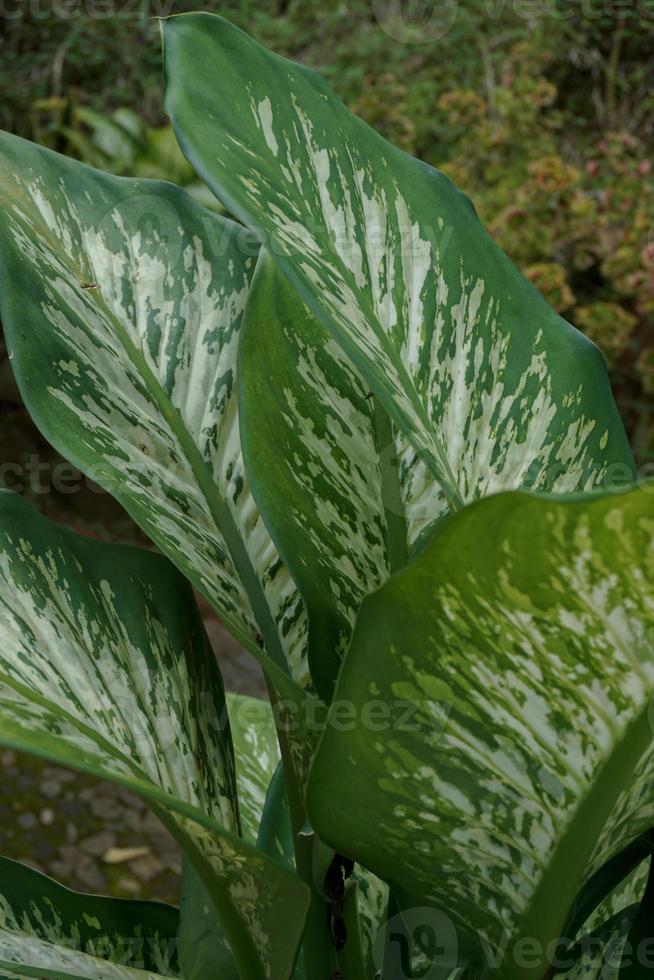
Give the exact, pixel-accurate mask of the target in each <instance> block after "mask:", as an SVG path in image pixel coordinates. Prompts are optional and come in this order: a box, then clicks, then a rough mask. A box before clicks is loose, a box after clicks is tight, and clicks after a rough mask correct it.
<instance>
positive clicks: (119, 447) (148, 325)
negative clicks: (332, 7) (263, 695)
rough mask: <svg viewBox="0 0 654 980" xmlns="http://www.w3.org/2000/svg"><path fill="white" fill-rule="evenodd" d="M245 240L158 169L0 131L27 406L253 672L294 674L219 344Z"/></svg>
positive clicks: (300, 645)
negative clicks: (128, 175)
mask: <svg viewBox="0 0 654 980" xmlns="http://www.w3.org/2000/svg"><path fill="white" fill-rule="evenodd" d="M257 251H258V245H257V243H256V242H254V241H253V239H252V236H249V239H248V237H247V236H246V235H244V234H243V229H240V230H239V228H238V226H236V225H234V224H233V223H232V222H229V221H227V220H225V219H223V218H221V217H218V216H217V215H215V214H213V213H211V212H209V211H207V210H205V209H204V208H201V207H200V206H199V205H197V204H195V202H194V201H193V200H192V199H191V198H190V197H189V196H188V195H186V194H185V193H184V192H183V191H181V190H180V189H179V188H176V187H174V186H173V185H171V184H164V183H158V182H154V181H148V180H131V179H130V180H128V179H123V178H117V177H111V176H109V175H107V174H104V173H100V172H99V171H94V170H92V169H90V168H89V167H86V166H84V165H83V164H80V163H78V162H76V161H74V160H70V159H67V158H65V157H62V156H59V155H58V154H55V153H52V152H50V151H49V150H45V149H42V148H40V147H37V146H35V145H34V144H32V143H28V142H26V141H24V140H21V139H19V138H17V137H14V136H10V135H9V134H6V133H5V134H1V135H0V315H1V317H2V322H3V326H4V329H5V333H6V339H7V348H8V351H9V354H10V357H11V359H12V365H13V367H14V370H15V373H16V378H17V381H18V384H19V387H20V389H21V392H22V394H23V397H24V399H25V402H26V404H27V406H28V408H29V410H30V414H31V415H32V418H33V419H34V420H35V422H36V424H37V425H38V426H39V428H40V429H41V430H42V432H43V433H44V435H45V436H46V438H47V439H48V440H49V441H50V442H51V443H52V444H53V445H54V446H55V447H56V448H57V449H58V450H59V451H60V452H62V453H63V455H64V456H66V457H67V458H68V459H70V460H71V461H72V462H74V463H75V464H76V465H77V466H79V467H80V469H81V470H82V471H83V472H85V473H88V474H90V475H91V476H92V477H93V478H94V479H95V480H96V481H97V482H98V483H100V484H101V485H102V486H104V487H106V488H107V489H109V490H110V491H111V493H112V494H114V496H116V497H117V498H118V499H119V500H120V501H121V503H122V504H123V505H124V506H125V508H126V509H127V510H128V511H129V513H130V514H131V515H132V516H133V517H134V519H135V520H136V521H137V522H138V523H139V524H140V525H141V526H142V527H143V528H144V530H145V531H146V532H147V533H148V535H149V536H150V537H151V538H152V540H153V541H154V542H156V544H157V545H158V546H159V547H160V548H161V550H162V551H163V552H165V553H166V554H167V555H168V556H169V557H170V558H171V559H172V560H173V561H174V562H175V564H176V565H177V566H178V567H179V568H180V569H181V570H182V571H183V572H184V574H185V575H187V576H188V578H190V580H191V581H192V582H193V583H194V585H196V586H197V587H198V588H199V589H200V590H201V591H202V592H203V593H204V594H205V595H206V596H207V598H208V599H209V600H210V602H212V604H213V605H214V607H215V608H216V610H217V611H218V613H219V614H220V616H221V617H222V618H223V620H224V621H225V623H226V624H227V625H228V626H229V628H230V629H231V630H232V632H234V634H235V635H236V636H238V638H239V639H240V640H241V642H242V643H243V644H244V645H245V646H246V647H247V648H248V649H249V650H250V651H251V652H253V653H254V654H255V656H257V657H258V658H259V659H260V660H261V661H262V663H263V664H264V666H265V667H266V669H267V670H269V671H273V670H274V668H275V667H276V668H277V673H279V674H281V675H282V678H283V676H284V674H285V673H286V672H287V671H290V672H291V673H292V674H293V675H294V676H295V677H296V679H298V680H300V681H301V682H302V683H304V682H305V681H306V669H305V663H304V661H305V656H306V654H305V632H306V628H305V614H304V610H303V608H302V603H301V601H300V598H299V596H298V593H297V589H296V588H295V585H294V583H293V582H292V580H291V579H290V577H289V575H288V572H287V571H286V569H285V568H284V566H283V565H282V563H281V562H280V560H279V555H278V554H277V551H276V549H275V547H274V545H273V543H272V541H271V539H270V536H269V535H268V532H267V531H266V528H265V526H264V524H263V521H262V520H261V518H260V516H259V513H258V511H257V508H256V506H255V504H254V501H253V499H252V496H251V494H250V492H249V490H248V486H247V480H246V477H245V473H244V469H243V463H242V459H241V448H240V438H239V428H238V413H237V406H236V387H235V380H236V378H235V372H236V351H237V345H238V336H239V325H240V320H241V316H242V313H243V309H244V307H245V304H246V302H247V297H248V292H249V286H250V279H251V276H252V272H253V269H254V259H255V257H256V253H257ZM263 647H265V652H264V650H263V649H262V648H263Z"/></svg>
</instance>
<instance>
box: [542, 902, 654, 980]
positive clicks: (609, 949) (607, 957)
mask: <svg viewBox="0 0 654 980" xmlns="http://www.w3.org/2000/svg"><path fill="white" fill-rule="evenodd" d="M637 911H638V906H637V905H631V906H629V908H626V909H623V910H622V911H621V912H617V913H616V914H615V915H614V916H612V917H611V918H610V919H608V920H607V921H606V922H604V923H603V924H602V925H601V926H599V927H598V928H597V929H596V930H594V931H593V932H589V933H588V934H587V935H585V936H583V937H582V938H581V939H580V940H579V942H578V943H577V945H576V946H575V947H574V948H573V949H572V950H571V951H570V954H569V956H568V955H566V954H564V955H562V956H561V960H560V968H558V969H556V968H555V970H554V972H553V973H552V976H553V977H556V978H557V980H564V978H565V980H620V977H622V976H623V973H622V966H623V962H624V960H625V959H626V960H627V962H628V963H629V964H631V963H632V953H631V951H630V950H628V939H629V931H630V929H631V928H632V926H633V922H634V919H635V917H636V913H637ZM636 975H637V976H639V977H643V976H644V977H647V976H648V972H647V971H646V972H645V973H644V974H642V973H641V974H635V975H634V976H636Z"/></svg>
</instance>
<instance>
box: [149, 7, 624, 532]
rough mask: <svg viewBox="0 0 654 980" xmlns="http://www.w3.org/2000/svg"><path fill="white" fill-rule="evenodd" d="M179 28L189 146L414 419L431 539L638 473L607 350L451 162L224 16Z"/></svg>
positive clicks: (170, 92)
mask: <svg viewBox="0 0 654 980" xmlns="http://www.w3.org/2000/svg"><path fill="white" fill-rule="evenodd" d="M163 30H164V41H165V65H166V73H167V99H166V104H167V109H168V112H169V114H170V116H171V118H172V120H173V123H174V125H175V128H176V131H177V134H178V138H179V139H180V144H181V146H182V148H183V149H184V150H185V152H186V154H187V155H188V157H189V158H190V159H191V161H192V162H193V164H194V165H195V167H196V169H197V170H198V171H199V172H200V173H201V174H202V176H203V177H204V179H205V180H206V182H207V183H208V184H209V185H210V186H211V188H212V189H213V190H214V192H215V193H216V194H217V196H218V197H219V198H220V199H221V200H223V202H224V203H225V204H226V205H227V206H228V207H229V209H230V210H231V211H232V213H234V214H236V215H238V216H239V217H240V218H242V219H243V220H244V221H245V222H246V223H247V224H248V225H249V226H251V227H253V228H256V229H257V231H258V232H259V233H260V235H261V236H262V238H263V239H264V241H265V242H266V243H267V244H268V246H269V249H270V251H271V254H272V255H273V258H274V259H275V261H276V262H277V264H278V265H279V267H280V268H281V269H282V270H283V272H284V273H285V275H286V276H287V277H288V279H289V281H290V282H291V283H292V284H293V286H294V287H295V288H296V289H297V291H298V294H299V296H300V297H301V298H302V299H303V300H304V302H306V303H307V305H308V306H309V307H310V308H311V309H312V310H313V311H314V312H315V313H316V315H317V316H318V317H319V319H320V320H321V321H322V322H323V324H324V325H325V327H326V328H327V329H328V330H329V331H330V332H331V333H332V334H333V335H334V336H335V337H336V339H337V340H338V341H339V343H340V345H341V346H342V347H343V349H344V350H345V352H346V354H347V355H348V357H349V358H350V359H351V360H352V362H353V364H354V365H355V366H356V368H357V369H358V370H359V371H360V373H361V375H362V376H363V377H364V378H365V380H366V384H367V385H368V386H369V388H370V390H371V391H373V392H375V393H376V394H378V395H379V398H380V400H381V401H382V403H383V404H384V406H385V408H386V409H387V411H388V413H389V415H390V416H391V418H392V419H393V422H394V423H395V425H396V426H397V429H398V432H399V434H397V447H396V451H397V456H398V459H399V474H400V479H401V480H402V482H403V483H404V485H405V497H406V499H407V504H406V511H407V519H408V521H409V525H410V535H411V539H412V540H413V539H414V538H415V536H416V535H417V533H418V532H419V531H420V529H423V528H425V526H431V525H433V523H434V522H435V521H436V520H437V519H438V518H439V517H440V516H442V515H443V514H445V513H446V512H448V510H451V509H458V508H460V507H461V506H462V505H463V504H464V503H467V502H469V501H471V500H474V499H476V498H477V497H479V496H482V495H486V494H490V493H493V492H495V491H498V490H501V489H506V488H514V487H534V488H547V489H552V490H573V489H588V488H590V487H593V486H595V485H597V484H598V483H602V482H603V481H606V480H611V481H616V480H618V479H624V478H625V475H626V476H628V475H629V473H630V467H631V454H630V451H629V448H628V445H627V442H626V439H625V436H624V432H623V430H622V426H621V424H620V421H619V418H618V415H617V412H616V410H615V407H614V405H613V402H612V399H611V395H610V390H609V386H608V381H607V377H606V370H605V365H604V364H603V362H602V358H601V356H600V355H599V353H598V351H597V350H596V349H595V348H594V347H593V346H592V345H591V344H590V343H589V342H588V341H586V340H585V339H584V338H583V337H582V336H581V335H580V334H578V333H577V332H576V331H574V330H572V329H571V328H570V326H569V325H568V324H566V323H565V322H564V321H563V320H561V319H560V318H559V317H558V316H556V314H555V313H554V312H553V311H552V310H551V309H550V308H549V307H548V306H547V304H546V303H545V301H544V300H543V299H542V297H541V296H540V295H539V293H538V292H537V291H536V290H535V289H534V288H533V287H532V286H531V285H530V284H529V283H527V282H526V280H524V279H523V277H522V276H521V275H520V274H519V273H518V272H517V270H516V269H515V268H514V267H513V266H512V265H511V263H510V262H509V261H508V259H507V258H506V256H505V255H504V254H503V253H502V252H501V251H500V249H499V248H498V247H497V246H496V245H495V244H494V243H493V242H492V241H491V240H490V238H489V237H488V236H487V235H486V233H485V232H484V231H483V229H482V227H481V225H480V224H479V222H478V220H477V217H476V215H475V213H474V210H473V208H472V207H471V206H470V203H469V202H468V201H467V199H466V198H464V197H463V195H461V194H460V193H459V192H458V191H457V190H456V189H455V188H454V187H453V186H452V185H451V184H450V182H449V181H448V180H447V179H446V178H445V177H444V176H443V175H441V174H439V173H438V172H437V171H435V170H433V169H431V168H430V167H427V166H425V165H423V164H422V163H420V162H419V161H417V160H414V159H412V158H411V157H409V156H407V155H406V154H404V153H403V152H401V151H399V150H397V149H395V148H394V147H392V146H391V145H389V144H388V143H387V142H386V141H385V140H383V139H382V138H381V137H380V136H378V135H377V134H376V133H374V132H373V131H372V130H371V129H370V128H369V127H367V126H366V125H365V124H364V123H363V122H361V121H360V120H358V119H356V118H355V117H354V116H352V115H351V114H350V113H349V112H348V111H347V110H346V109H345V107H344V106H343V105H342V103H341V102H340V101H339V100H338V99H337V98H336V97H335V96H334V95H333V93H332V92H331V91H330V90H329V89H328V87H327V86H326V85H325V84H324V83H323V82H322V81H321V80H320V78H319V77H318V76H317V75H315V74H314V73H313V72H311V71H308V70H306V69H305V68H302V67H301V66H298V65H295V64H293V63H291V62H289V61H286V60H285V59H283V58H279V57H277V56H276V55H274V54H271V53H270V52H268V51H266V50H265V49H264V48H263V47H261V46H260V45H258V44H257V43H256V42H254V41H253V40H251V39H250V38H248V37H247V35H245V34H243V33H242V32H241V31H240V30H238V29H237V28H235V27H233V26H232V25H230V24H229V23H227V22H226V21H224V20H222V19H221V18H218V17H215V16H213V15H210V14H188V15H182V16H179V17H173V18H170V19H169V20H167V21H165V22H164V28H163ZM312 380H315V379H312Z"/></svg>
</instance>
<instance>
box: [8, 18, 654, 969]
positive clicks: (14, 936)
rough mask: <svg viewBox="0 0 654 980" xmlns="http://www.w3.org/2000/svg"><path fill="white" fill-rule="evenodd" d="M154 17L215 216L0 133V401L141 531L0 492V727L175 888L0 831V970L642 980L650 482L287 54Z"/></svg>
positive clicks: (505, 285)
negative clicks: (167, 855) (156, 851)
mask: <svg viewBox="0 0 654 980" xmlns="http://www.w3.org/2000/svg"><path fill="white" fill-rule="evenodd" d="M163 37H164V56H165V57H164V61H165V71H166V79H167V95H166V104H167V109H168V112H169V114H170V116H171V119H172V121H173V124H174V126H175V129H176V132H177V134H178V138H179V141H180V144H181V145H182V147H183V149H184V151H185V153H186V154H187V156H188V158H189V159H190V160H191V162H192V163H193V164H194V166H195V168H196V170H197V171H198V174H199V175H200V176H201V177H202V179H203V180H204V181H205V182H206V184H207V185H208V186H209V187H211V188H212V190H213V192H214V193H215V195H216V197H217V198H218V199H219V200H220V201H221V202H222V205H223V206H224V209H225V211H226V212H227V213H228V214H230V215H231V216H232V217H230V218H228V217H224V216H222V215H220V214H218V213H216V212H215V211H212V210H205V209H203V208H202V207H201V206H200V205H199V204H198V203H196V202H195V201H194V200H192V199H191V198H190V197H189V196H188V195H187V194H185V193H184V192H183V191H182V190H180V189H179V188H176V187H174V186H172V185H170V184H165V183H161V182H157V181H147V180H131V179H125V178H116V177H111V176H108V175H106V174H103V173H100V172H98V171H95V170H92V169H90V168H88V167H85V166H83V165H82V164H80V163H77V162H75V161H73V160H69V159H65V158H63V157H60V156H58V155H57V154H54V153H52V152H50V151H48V150H45V149H42V148H40V147H38V146H35V145H33V144H31V143H28V142H25V141H23V140H20V139H18V138H16V137H14V136H10V135H8V134H3V135H1V136H0V315H1V317H2V323H3V327H4V331H5V337H6V342H7V349H8V351H9V356H10V358H11V362H12V364H13V367H14V370H15V374H16V378H17V381H18V384H19V386H20V389H21V391H22V394H23V397H24V400H25V403H26V405H27V406H28V408H29V410H30V412H31V414H32V416H33V418H34V421H35V422H36V424H37V425H38V426H39V427H40V429H41V430H42V432H43V433H44V435H45V436H46V438H47V439H48V440H49V441H50V442H51V443H52V444H53V445H54V446H55V447H56V448H57V449H58V450H59V451H60V452H61V453H62V454H63V455H64V456H65V457H67V458H68V459H69V460H71V461H72V462H73V463H74V464H75V465H76V466H78V467H79V468H80V469H81V470H82V471H83V472H84V473H86V474H88V475H89V476H90V477H92V478H93V479H94V480H95V481H96V482H97V483H99V484H100V485H101V486H103V487H104V488H105V489H106V490H108V491H109V492H110V493H112V494H113V495H115V496H116V497H117V499H118V500H119V501H120V502H121V503H122V505H123V506H124V507H125V509H126V510H127V511H128V512H129V513H130V514H131V516H132V517H133V518H134V520H135V521H136V522H137V523H138V524H139V525H140V526H141V528H142V529H143V531H144V532H145V533H146V534H147V535H148V537H149V538H150V540H151V541H152V543H153V545H154V546H155V547H156V549H157V550H158V551H159V552H160V554H154V553H153V552H152V551H148V550H140V551H139V550H134V549H126V548H122V547H118V546H113V545H106V544H101V543H98V542H95V541H90V540H87V539H84V538H81V537H79V536H77V535H75V534H73V533H72V532H70V531H68V530H65V529H63V528H61V527H57V526H55V525H52V524H50V523H49V522H47V521H46V520H45V519H43V518H42V517H40V516H39V515H37V514H36V513H35V512H33V511H32V510H31V509H30V508H29V507H28V506H27V505H26V504H25V503H23V502H22V501H21V500H20V499H18V498H17V497H16V496H14V495H12V494H9V493H1V494H0V743H1V744H4V745H7V746H11V747H14V748H18V749H20V750H23V751H28V752H32V753H35V754H37V755H41V756H43V757H44V758H47V759H49V760H52V761H55V762H58V763H61V764H63V765H67V766H72V767H77V768H80V769H83V770H85V771H88V772H90V773H94V774H96V775H98V776H101V777H102V778H105V779H110V780H113V781H115V782H116V783H119V784H121V785H123V786H127V787H130V788H131V789H133V790H134V791H135V792H137V793H139V794H140V795H141V796H142V797H143V798H144V799H145V800H146V801H147V802H148V803H149V804H150V805H151V807H152V808H153V810H154V812H155V813H156V814H157V816H158V817H159V818H160V819H161V820H162V821H163V823H164V824H165V825H166V826H167V827H168V828H169V830H170V832H171V833H172V834H173V835H174V837H175V838H176V840H177V841H178V843H179V845H180V848H181V850H182V852H183V855H184V873H183V879H182V889H181V903H180V908H179V910H177V909H173V908H166V907H163V906H159V905H151V904H147V903H133V902H129V903H122V902H119V901H112V900H109V899H104V898H87V897H83V896H79V895H75V894H74V893H72V892H69V891H67V890H66V889H65V888H63V887H61V886H59V885H57V884H55V883H54V882H52V881H50V880H48V879H45V878H43V877H42V876H40V875H38V874H37V873H36V872H34V871H31V870H29V869H26V868H23V867H21V866H17V865H15V864H13V863H12V862H9V861H7V860H6V859H0V975H2V976H7V977H47V978H53V980H55V978H56V980H62V978H66V977H85V978H91V980H95V978H98V980H100V978H106V980H114V978H115V980H139V978H142V980H146V978H148V977H170V976H175V977H183V978H185V980H206V978H207V977H214V976H215V977H217V978H218V980H238V978H241V980H289V978H293V980H333V978H335V977H339V976H340V977H342V978H345V980H372V978H374V977H381V978H383V980H403V978H405V977H410V976H411V977H413V976H421V977H430V978H432V977H438V978H441V980H480V978H497V980H545V978H548V977H553V976H558V977H566V978H568V980H573V978H576V977H582V976H583V977H597V978H600V977H602V978H604V980H607V978H609V977H611V978H613V977H614V978H616V980H618V978H620V980H623V978H629V977H633V978H636V977H640V976H642V975H643V970H645V971H647V970H648V969H649V968H651V967H650V964H649V962H645V953H644V952H643V950H644V949H645V947H646V946H647V942H648V941H649V940H650V939H651V937H650V935H649V933H650V932H651V928H650V926H649V918H650V916H651V915H652V913H653V911H654V902H653V899H654V887H653V879H652V878H651V877H650V873H649V863H650V860H651V855H652V852H653V851H654V834H652V830H653V828H654V802H653V800H654V758H653V752H652V731H651V721H652V717H653V714H652V712H651V710H650V705H651V699H652V695H653V694H654V651H653V650H652V642H651V639H650V637H651V634H652V625H653V622H652V621H653V619H654V550H653V548H652V541H653V540H654V501H652V500H651V499H650V488H649V487H648V486H636V487H631V488H629V485H630V484H631V483H632V481H633V478H634V471H633V460H632V457H631V453H630V450H629V446H628V443H627V441H626V437H625V435H624V431H623V429H622V426H621V423H620V420H619V418H618V415H617V412H616V408H615V405H614V403H613V400H612V397H611V392H610V387H609V384H608V380H607V375H606V370H605V365H604V362H603V360H602V358H601V355H600V354H599V353H598V351H597V350H596V349H595V348H594V347H593V346H592V345H591V344H590V343H589V342H588V341H587V340H585V339H584V338H583V337H582V336H581V335H580V334H579V333H577V332H576V331H575V330H574V329H573V328H572V327H571V326H570V325H569V324H567V323H565V322H564V321H563V320H561V319H560V318H559V317H558V316H557V315H556V314H555V313H554V312H553V311H552V310H550V309H549V307H548V306H547V305H546V304H545V302H544V300H543V299H542V298H541V297H540V295H539V294H538V293H537V292H536V291H535V290H534V289H533V288H532V286H531V285H529V284H528V283H527V282H526V281H525V280H524V279H523V278H522V277H521V276H520V274H519V273H518V272H517V270H516V269H515V268H514V267H513V266H512V265H511V263H510V261H509V260H508V259H507V258H506V256H505V255H503V253H502V252H501V251H500V250H499V248H498V247H497V246H496V245H495V244H494V243H493V242H492V240H491V239H490V238H489V237H488V236H487V235H486V233H485V232H484V230H483V229H482V227H481V225H480V224H479V221H478V219H477V217H476V215H475V212H474V209H473V208H472V206H471V204H470V203H469V201H468V200H467V199H466V198H465V197H464V196H463V195H462V194H461V193H460V192H459V191H457V190H456V189H455V188H454V187H453V186H452V185H451V184H450V183H449V182H448V181H447V180H446V178H445V177H443V176H442V175H441V174H439V173H438V172H436V171H434V170H433V169H431V168H430V167H427V166H425V165H424V164H422V163H420V162H419V161H416V160H414V159H412V158H410V157H408V156H407V155H406V154H404V153H402V152H400V151H399V150H396V149H395V148H394V147H392V146H390V145H389V144H388V143H386V142H385V141H384V140H383V139H382V138H381V137H380V136H378V135H377V134H376V133H374V132H373V131H372V130H371V129H369V128H368V127H367V126H365V125H364V123H362V122H361V121H360V120H358V119H356V118H355V117H354V116H352V115H351V114H350V113H349V112H348V111H347V110H346V108H345V107H344V106H343V105H342V104H341V103H340V102H339V101H338V99H337V98H336V97H335V96H334V95H333V94H332V93H331V92H330V90H329V89H328V88H327V87H326V86H325V84H324V83H323V82H322V81H321V80H320V78H319V77H318V76H317V75H315V74H314V73H313V72H310V71H308V70H307V69H305V68H302V67H300V66H298V65H295V64H293V63H291V62H288V61H286V60H284V59H282V58H279V57H277V56H275V55H273V54H271V53H270V52H268V51H266V50H265V49H263V48H262V47H260V46H259V45H258V44H256V43H255V42H254V41H252V40H251V39H250V38H248V37H247V36H246V35H245V34H243V33H242V32H240V31H238V30H237V29H236V28H234V27H232V26H231V25H229V24H228V23H226V22H225V21H224V20H222V19H221V18H219V17H215V16H211V15H205V14H189V15H181V16H179V17H174V18H171V19H169V20H167V21H165V22H164V23H163ZM191 586H193V587H194V588H195V589H196V590H198V591H199V592H201V593H202V594H203V595H204V596H205V598H206V599H207V600H208V601H209V603H210V604H211V605H212V606H213V608H214V609H215V611H216V613H217V615H218V616H219V617H220V618H221V620H222V621H223V622H224V623H225V624H226V625H227V626H228V627H229V629H230V630H231V631H232V632H233V634H234V636H235V637H236V638H237V639H238V640H239V641H240V643H241V644H242V645H243V647H244V648H245V649H246V650H247V651H249V653H250V654H252V655H253V656H254V657H256V658H257V660H258V661H259V663H260V665H261V667H262V668H263V671H264V673H265V675H266V679H267V683H268V688H269V692H270V700H269V701H261V700H257V699H253V698H244V697H241V696H239V695H229V696H228V697H227V698H226V697H225V695H224V693H223V687H222V682H221V678H220V673H219V670H218V667H217V664H216V662H215V660H214V658H213V655H212V652H211V650H210V647H209V643H208V640H207V637H206V634H205V632H204V629H203V625H202V622H201V619H200V618H199V614H198V611H197V608H196V605H195V601H194V597H193V591H192V589H191ZM645 951H646V953H647V955H649V956H650V958H651V952H652V950H651V949H649V950H645ZM639 971H640V972H639Z"/></svg>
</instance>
